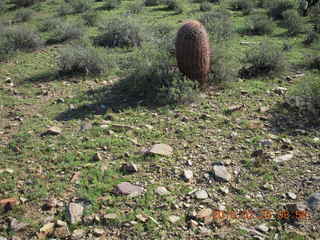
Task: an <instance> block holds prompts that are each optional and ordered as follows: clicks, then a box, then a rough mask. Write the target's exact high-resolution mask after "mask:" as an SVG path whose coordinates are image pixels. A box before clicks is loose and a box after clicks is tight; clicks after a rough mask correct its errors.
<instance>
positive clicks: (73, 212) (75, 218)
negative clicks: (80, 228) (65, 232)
mask: <svg viewBox="0 0 320 240" xmlns="http://www.w3.org/2000/svg"><path fill="white" fill-rule="evenodd" d="M83 210H84V208H83V206H82V205H81V204H79V203H70V204H69V215H70V223H71V224H77V223H79V222H81V221H82V216H83Z"/></svg>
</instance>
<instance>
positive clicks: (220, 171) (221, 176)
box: [213, 165, 231, 182]
mask: <svg viewBox="0 0 320 240" xmlns="http://www.w3.org/2000/svg"><path fill="white" fill-rule="evenodd" d="M213 171H214V175H215V177H216V179H217V180H223V181H226V182H229V181H230V180H231V175H230V173H228V171H227V169H226V168H225V167H224V166H222V165H215V166H213Z"/></svg>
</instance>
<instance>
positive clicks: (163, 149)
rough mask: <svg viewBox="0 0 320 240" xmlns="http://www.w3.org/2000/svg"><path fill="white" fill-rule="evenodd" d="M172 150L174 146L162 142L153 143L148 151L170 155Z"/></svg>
mask: <svg viewBox="0 0 320 240" xmlns="http://www.w3.org/2000/svg"><path fill="white" fill-rule="evenodd" d="M172 151H173V150H172V147H170V146H169V145H167V144H163V143H160V144H155V145H153V146H152V147H151V148H150V149H149V151H148V153H151V154H156V155H162V156H166V157H170V156H171V155H172Z"/></svg>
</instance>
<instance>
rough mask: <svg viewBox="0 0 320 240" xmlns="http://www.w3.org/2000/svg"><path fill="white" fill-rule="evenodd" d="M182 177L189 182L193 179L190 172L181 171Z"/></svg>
mask: <svg viewBox="0 0 320 240" xmlns="http://www.w3.org/2000/svg"><path fill="white" fill-rule="evenodd" d="M183 177H184V179H185V180H187V181H190V180H191V179H192V178H193V172H192V171H191V170H188V169H186V170H183Z"/></svg>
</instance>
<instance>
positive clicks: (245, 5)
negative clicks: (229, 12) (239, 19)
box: [231, 0, 254, 15]
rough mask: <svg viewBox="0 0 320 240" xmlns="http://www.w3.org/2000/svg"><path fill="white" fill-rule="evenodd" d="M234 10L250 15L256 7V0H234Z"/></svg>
mask: <svg viewBox="0 0 320 240" xmlns="http://www.w3.org/2000/svg"><path fill="white" fill-rule="evenodd" d="M231 7H232V9H233V10H236V11H242V12H243V14H244V15H248V14H250V13H251V12H252V10H253V8H254V1H252V0H234V1H232V2H231Z"/></svg>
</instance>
